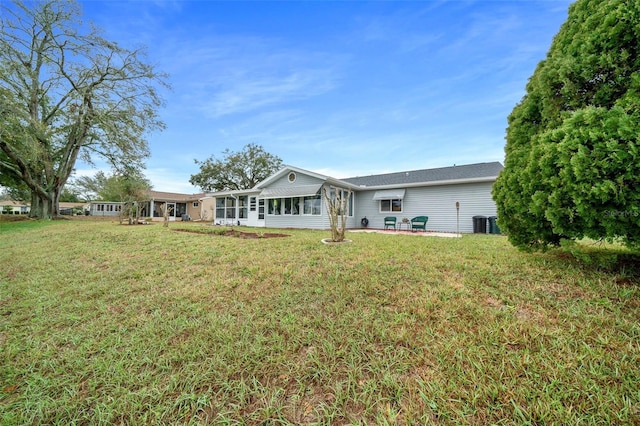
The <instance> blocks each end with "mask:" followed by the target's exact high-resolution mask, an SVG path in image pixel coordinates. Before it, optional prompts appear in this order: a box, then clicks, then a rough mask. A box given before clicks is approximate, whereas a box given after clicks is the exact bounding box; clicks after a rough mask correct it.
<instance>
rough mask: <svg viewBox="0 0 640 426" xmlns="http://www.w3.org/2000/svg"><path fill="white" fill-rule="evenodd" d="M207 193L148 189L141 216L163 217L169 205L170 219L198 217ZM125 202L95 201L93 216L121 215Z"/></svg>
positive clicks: (199, 217)
mask: <svg viewBox="0 0 640 426" xmlns="http://www.w3.org/2000/svg"><path fill="white" fill-rule="evenodd" d="M204 196H205V194H178V193H173V192H160V191H148V192H147V194H146V197H145V199H146V200H145V201H143V202H141V203H140V215H139V216H140V217H145V218H146V217H151V218H154V219H157V220H161V219H162V218H163V212H164V208H165V206H166V207H168V211H169V220H176V218H177V219H183V218H184V219H186V218H198V219H202V217H201V214H202V212H203V211H205V210H203V209H202V208H201V206H200V199H201V198H202V197H204ZM123 204H124V203H122V202H117V201H94V202H92V203H91V207H90V214H91V215H92V216H119V215H120V212H121V211H122V205H123Z"/></svg>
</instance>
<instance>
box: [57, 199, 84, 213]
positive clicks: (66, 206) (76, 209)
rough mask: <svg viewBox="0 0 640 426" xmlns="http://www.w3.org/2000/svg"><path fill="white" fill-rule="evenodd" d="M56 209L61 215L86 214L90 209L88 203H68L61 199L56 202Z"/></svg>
mask: <svg viewBox="0 0 640 426" xmlns="http://www.w3.org/2000/svg"><path fill="white" fill-rule="evenodd" d="M58 209H59V212H60V214H62V215H73V214H88V212H89V209H90V204H89V203H68V202H64V201H61V202H60V203H58Z"/></svg>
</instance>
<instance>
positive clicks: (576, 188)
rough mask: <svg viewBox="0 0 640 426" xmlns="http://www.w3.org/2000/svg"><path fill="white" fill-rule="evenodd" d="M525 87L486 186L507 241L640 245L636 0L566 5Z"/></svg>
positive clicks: (639, 16)
mask: <svg viewBox="0 0 640 426" xmlns="http://www.w3.org/2000/svg"><path fill="white" fill-rule="evenodd" d="M526 89H527V92H526V95H525V96H524V98H523V99H522V101H521V102H520V103H519V104H518V105H517V106H516V107H515V108H514V110H513V111H512V113H511V115H510V116H509V120H508V121H509V127H508V129H507V144H506V158H505V168H504V170H503V171H502V172H501V174H500V176H499V177H498V180H497V182H496V184H495V186H494V199H495V200H496V203H497V206H498V215H499V224H500V227H501V228H502V229H503V230H505V231H506V232H507V233H508V235H509V239H510V241H511V242H512V243H513V244H514V245H516V246H518V247H520V248H523V249H544V248H546V247H548V246H550V245H558V244H559V243H560V242H561V241H562V240H563V239H568V240H576V239H581V238H584V237H589V238H592V239H597V240H601V239H602V240H609V241H613V240H617V241H622V242H624V243H625V244H627V245H628V246H636V247H637V246H638V245H640V2H638V1H637V0H608V1H601V0H578V1H577V2H575V3H574V4H572V5H571V6H570V8H569V15H568V19H567V21H566V22H565V23H564V24H563V26H562V27H561V29H560V31H559V33H558V34H557V35H556V37H555V38H554V40H553V43H552V45H551V48H550V50H549V52H548V54H547V57H546V59H545V60H544V61H542V62H541V63H540V64H539V65H538V67H537V68H536V70H535V72H534V74H533V76H532V77H531V78H530V80H529V82H528V84H527V88H526Z"/></svg>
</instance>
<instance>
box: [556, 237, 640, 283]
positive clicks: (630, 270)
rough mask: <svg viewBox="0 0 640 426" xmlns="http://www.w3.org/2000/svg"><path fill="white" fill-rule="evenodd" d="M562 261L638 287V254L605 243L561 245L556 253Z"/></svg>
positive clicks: (639, 273) (639, 268) (639, 267)
mask: <svg viewBox="0 0 640 426" xmlns="http://www.w3.org/2000/svg"><path fill="white" fill-rule="evenodd" d="M557 256H558V257H559V258H561V259H563V260H570V261H572V262H575V263H576V264H578V265H579V266H580V267H581V268H583V269H590V270H593V271H604V272H607V273H610V274H616V275H620V277H619V278H618V283H619V284H635V285H640V252H638V251H632V250H629V249H627V248H623V247H618V246H611V245H609V244H605V243H592V244H576V243H568V244H563V245H562V247H561V248H559V249H558V251H557Z"/></svg>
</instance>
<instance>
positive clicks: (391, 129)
mask: <svg viewBox="0 0 640 426" xmlns="http://www.w3.org/2000/svg"><path fill="white" fill-rule="evenodd" d="M570 3H571V2H570V1H565V0H548V1H526V0H519V1H490V0H481V1H394V2H391V1H372V2H365V1H274V2H272V1H234V2H226V1H150V0H147V1H144V0H143V1H126V2H123V1H84V2H82V3H81V4H82V6H83V11H84V18H85V19H86V20H91V21H93V22H95V23H96V24H98V25H99V26H100V27H102V29H103V30H104V32H105V35H106V37H107V38H108V39H111V40H116V41H118V42H120V43H121V44H123V45H125V46H130V47H134V46H140V45H145V46H146V47H147V52H148V60H149V62H151V63H155V64H157V67H158V69H159V70H161V71H164V72H166V73H168V74H169V76H170V77H169V82H170V84H171V85H172V90H171V91H166V92H164V98H165V100H166V107H165V108H163V109H162V111H161V116H162V118H163V120H164V121H165V123H166V124H167V129H166V130H165V131H163V132H159V133H152V134H150V135H149V137H148V140H149V145H150V148H151V157H150V158H149V160H148V161H147V170H146V173H145V174H146V176H147V177H148V178H149V179H150V180H151V182H152V183H153V186H154V189H155V190H158V191H169V192H184V193H194V192H199V189H198V188H195V187H192V186H191V185H190V184H189V177H190V176H191V175H192V174H194V173H197V172H198V171H199V169H198V166H197V165H196V164H195V163H194V159H196V158H197V159H206V158H208V157H210V156H212V155H213V156H215V157H216V158H222V151H224V150H225V149H227V148H228V149H230V150H232V151H240V150H242V148H243V147H244V146H245V145H246V144H248V143H256V144H259V145H262V146H263V147H264V148H265V150H266V151H268V152H270V153H272V154H275V155H278V156H279V157H280V158H282V159H283V161H284V163H285V164H290V165H293V166H296V167H300V168H303V169H308V170H312V171H315V172H318V173H322V174H326V175H330V176H333V177H336V178H343V177H352V176H362V175H369V174H378V173H386V172H396V171H405V170H414V169H423V168H431V167H444V166H450V165H453V164H468V163H475V162H487V161H501V162H502V161H503V160H504V144H505V140H504V136H505V129H506V127H507V116H508V115H509V113H510V112H511V110H512V109H513V107H514V106H515V105H516V104H517V103H518V102H519V101H520V99H521V98H522V96H523V95H524V93H525V85H526V83H527V80H528V79H529V77H530V76H531V75H532V73H533V71H534V69H535V67H536V65H537V64H538V62H539V61H540V60H542V59H544V57H545V55H546V53H547V51H548V49H549V46H550V44H551V41H552V39H553V37H554V36H555V34H556V33H557V32H558V30H559V28H560V26H561V25H562V23H563V22H564V21H565V20H566V17H567V9H568V6H569V4H570ZM77 170H78V174H86V173H92V172H95V170H91V171H90V170H87V169H86V166H84V165H82V164H78V165H77Z"/></svg>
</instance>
